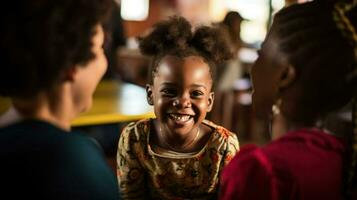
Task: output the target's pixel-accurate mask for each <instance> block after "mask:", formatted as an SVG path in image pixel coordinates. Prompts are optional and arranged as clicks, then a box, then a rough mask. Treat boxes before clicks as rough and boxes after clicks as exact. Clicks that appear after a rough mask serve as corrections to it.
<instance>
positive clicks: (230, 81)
mask: <svg viewBox="0 0 357 200" xmlns="http://www.w3.org/2000/svg"><path fill="white" fill-rule="evenodd" d="M243 20H245V19H244V18H243V17H242V16H241V15H240V14H239V13H238V12H237V11H229V12H228V13H227V14H226V16H225V18H224V19H223V21H222V22H221V23H219V24H218V26H219V29H220V31H221V35H222V37H223V38H225V39H226V40H228V44H230V48H231V51H232V52H233V58H232V59H230V60H228V61H227V62H226V63H224V64H223V65H222V66H221V67H219V68H218V69H217V89H218V90H219V91H226V90H229V89H232V88H233V86H234V82H235V81H236V80H238V79H239V78H241V77H242V76H243V73H244V72H243V70H242V65H241V62H240V60H239V56H238V53H239V50H240V49H241V48H242V47H243V46H244V42H243V41H242V39H241V37H240V32H241V23H242V21H243Z"/></svg>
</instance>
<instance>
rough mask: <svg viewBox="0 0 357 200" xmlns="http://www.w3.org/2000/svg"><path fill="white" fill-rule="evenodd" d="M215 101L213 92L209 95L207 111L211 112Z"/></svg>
mask: <svg viewBox="0 0 357 200" xmlns="http://www.w3.org/2000/svg"><path fill="white" fill-rule="evenodd" d="M213 102H214V92H211V93H210V94H209V97H208V107H207V112H210V111H211V110H212V107H213Z"/></svg>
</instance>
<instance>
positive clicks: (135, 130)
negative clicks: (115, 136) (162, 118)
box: [120, 119, 152, 141]
mask: <svg viewBox="0 0 357 200" xmlns="http://www.w3.org/2000/svg"><path fill="white" fill-rule="evenodd" d="M151 120H152V119H142V120H139V121H136V122H131V123H129V124H128V125H126V126H125V127H124V129H123V131H122V132H121V135H120V137H121V138H128V139H130V140H132V141H146V138H147V136H148V134H149V133H150V126H151Z"/></svg>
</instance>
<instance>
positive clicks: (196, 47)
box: [139, 16, 232, 83]
mask: <svg viewBox="0 0 357 200" xmlns="http://www.w3.org/2000/svg"><path fill="white" fill-rule="evenodd" d="M139 47H140V50H141V53H142V54H144V55H148V56H153V61H152V64H151V76H150V83H152V81H153V77H154V76H155V72H156V69H157V66H158V64H159V62H160V61H161V59H162V58H163V57H165V56H167V55H173V56H177V57H180V58H184V57H188V56H199V57H203V58H204V60H205V62H207V64H208V65H209V67H210V71H211V75H212V80H214V76H215V71H216V66H217V65H218V64H220V63H222V62H223V61H225V60H228V59H230V58H231V57H232V52H231V51H230V49H229V45H228V44H227V42H226V40H224V38H222V37H221V36H220V32H219V30H218V29H217V28H213V27H209V26H201V27H198V28H197V29H195V30H192V26H191V24H190V23H189V22H188V21H187V20H186V19H185V18H183V17H180V16H173V17H170V18H169V19H168V20H165V21H162V22H160V23H158V24H156V25H155V26H154V28H153V31H152V32H150V33H149V34H148V35H147V36H146V37H143V38H139Z"/></svg>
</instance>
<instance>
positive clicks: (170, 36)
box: [139, 16, 192, 55]
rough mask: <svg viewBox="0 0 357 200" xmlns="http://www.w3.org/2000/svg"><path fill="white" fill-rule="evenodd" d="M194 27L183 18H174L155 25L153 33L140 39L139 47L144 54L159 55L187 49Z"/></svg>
mask: <svg viewBox="0 0 357 200" xmlns="http://www.w3.org/2000/svg"><path fill="white" fill-rule="evenodd" d="M191 29H192V27H191V25H190V23H189V22H188V21H187V20H186V19H185V18H183V17H179V16H173V17H170V18H169V19H168V20H165V21H162V22H161V23H158V24H156V25H154V27H153V31H152V32H151V33H149V34H148V35H147V36H146V37H144V38H139V47H140V50H141V52H142V53H143V54H146V55H157V54H160V53H161V52H166V51H169V50H171V49H185V48H186V47H187V43H188V41H189V40H191V38H192V31H191Z"/></svg>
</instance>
